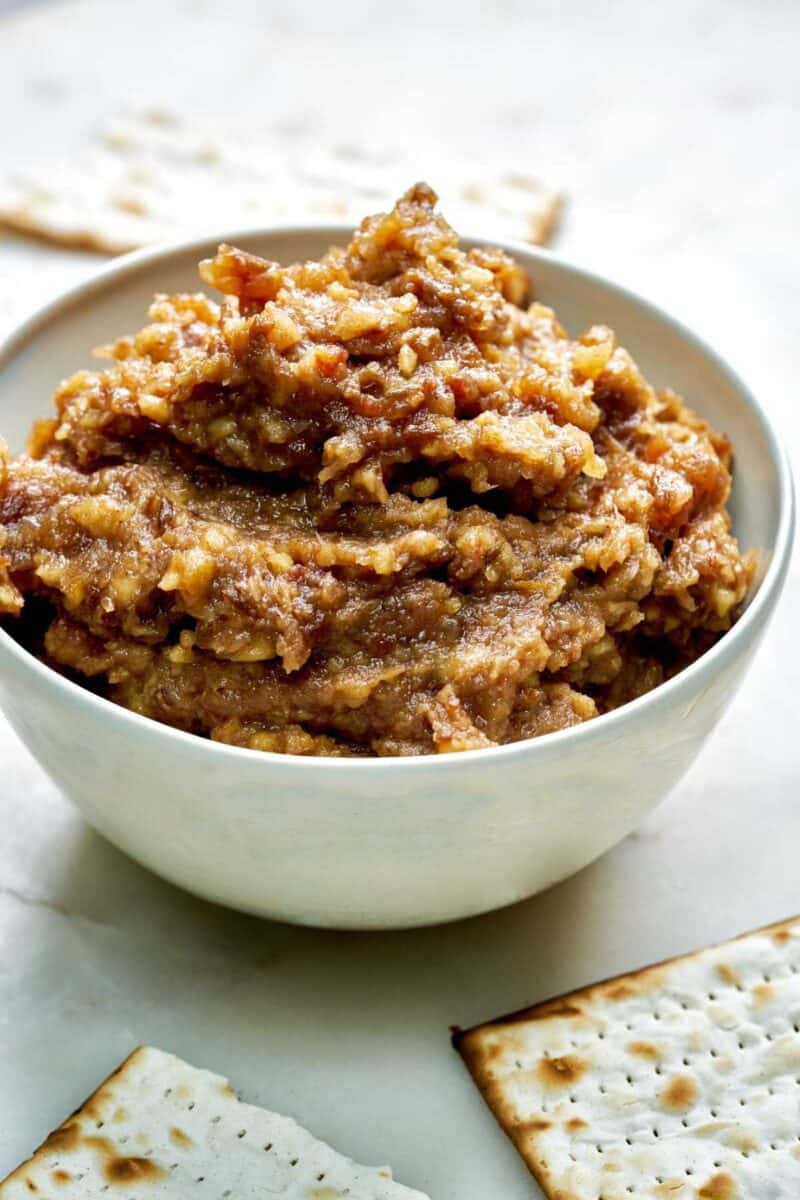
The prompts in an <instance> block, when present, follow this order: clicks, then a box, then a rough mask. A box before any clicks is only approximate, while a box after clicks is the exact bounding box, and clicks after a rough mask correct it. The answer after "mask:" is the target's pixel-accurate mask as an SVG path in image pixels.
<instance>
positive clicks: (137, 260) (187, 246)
mask: <svg viewBox="0 0 800 1200" xmlns="http://www.w3.org/2000/svg"><path fill="white" fill-rule="evenodd" d="M308 234H313V235H316V236H317V237H319V238H326V239H330V241H329V244H330V245H335V244H337V242H338V243H341V241H342V240H345V241H346V240H348V239H349V237H350V236H351V234H352V226H351V225H347V224H343V223H337V222H319V221H313V220H308V221H298V222H293V223H291V224H286V225H284V224H275V225H265V226H264V225H259V226H246V227H244V228H241V229H234V230H225V231H222V232H221V233H215V232H214V231H208V232H207V233H198V234H195V235H194V236H192V237H190V238H181V239H177V240H174V241H169V242H163V243H158V244H157V245H154V246H147V247H144V248H143V249H141V250H134V251H131V252H130V253H128V254H123V255H120V256H118V257H116V258H114V259H112V260H111V261H110V262H108V263H106V264H105V265H103V266H101V267H100V268H99V269H98V270H96V271H93V272H92V273H91V275H89V276H88V277H87V278H86V279H84V280H82V281H80V282H78V283H77V284H73V285H72V286H70V287H69V288H66V289H65V290H64V291H62V292H60V293H59V294H58V295H57V296H55V297H54V298H53V299H52V300H50V301H48V302H47V303H46V304H44V305H42V306H41V307H40V308H38V309H36V310H35V311H34V312H33V313H31V314H30V315H29V316H28V317H26V318H25V319H23V320H22V321H21V322H20V323H19V324H18V325H16V326H15V327H13V328H12V329H11V331H10V332H9V333H8V334H7V335H6V336H5V337H3V338H0V371H3V370H4V369H5V368H6V367H7V366H8V364H9V363H10V362H11V360H12V359H13V358H14V357H15V356H16V355H17V354H18V353H19V352H20V351H21V350H22V349H24V347H25V346H26V345H28V344H29V343H30V342H32V341H33V340H34V339H35V337H36V335H37V334H38V333H39V332H40V331H41V330H42V329H43V328H44V327H45V326H46V325H47V324H49V322H50V321H51V320H52V319H54V318H56V317H59V316H60V315H62V314H63V313H64V312H65V311H67V310H69V309H70V308H71V307H72V306H73V305H75V304H76V303H82V302H86V301H87V300H91V299H92V298H93V297H95V296H96V295H97V294H98V293H102V292H103V291H105V290H106V289H107V288H108V286H109V285H110V284H113V283H114V282H115V281H116V280H118V279H120V278H127V277H129V276H132V275H136V274H137V273H139V272H140V270H142V269H143V268H147V267H148V266H150V265H152V264H154V263H157V262H159V261H161V260H165V259H169V258H171V257H174V256H176V255H180V254H185V253H186V252H188V251H192V250H195V251H196V252H197V253H198V254H199V253H202V252H204V251H205V248H206V247H207V246H209V244H213V243H214V242H223V241H226V242H231V243H234V244H236V243H241V242H245V241H247V240H248V239H254V238H264V237H270V236H274V237H282V238H285V237H292V236H293V235H299V236H302V235H308ZM459 240H460V241H461V242H462V243H466V244H468V245H493V246H498V247H499V248H501V249H503V250H506V251H507V252H508V253H510V254H512V255H514V256H515V257H520V256H522V257H524V258H527V259H529V260H530V259H533V260H537V259H538V260H539V261H542V262H546V263H548V264H550V265H552V266H554V267H555V268H556V269H557V270H559V271H561V272H562V273H563V274H564V275H566V276H567V277H568V278H571V279H572V280H573V281H574V282H578V283H581V284H584V285H587V284H588V285H592V284H595V285H599V286H600V287H602V288H604V289H605V290H606V291H608V292H610V293H611V294H612V295H613V296H614V297H615V298H616V299H618V300H621V301H623V302H627V303H628V304H632V305H634V306H635V307H637V308H639V309H640V310H641V311H642V312H643V313H644V314H645V315H647V316H649V317H652V318H654V319H655V320H658V321H661V322H662V323H664V324H665V325H666V326H668V327H669V328H670V329H671V330H672V332H674V333H675V334H677V335H678V336H679V337H681V338H682V339H683V340H684V341H686V342H688V343H689V344H690V345H691V346H692V347H693V349H694V350H696V351H699V352H700V353H701V354H703V355H704V356H705V357H706V358H707V359H708V360H710V362H711V364H712V365H713V366H714V367H715V368H716V370H717V371H718V372H719V373H720V374H721V375H723V376H724V377H726V378H727V381H728V382H729V383H730V384H731V385H732V387H733V388H734V389H735V390H736V392H737V393H738V395H739V397H740V398H741V400H742V401H743V402H744V404H745V405H746V406H747V407H748V408H749V409H750V411H751V413H752V414H753V415H754V416H755V418H756V420H757V422H758V424H759V426H760V429H761V432H762V434H763V436H764V439H765V442H766V445H767V448H768V451H769V454H770V458H771V461H772V466H773V468H774V470H775V476H776V482H777V498H778V517H777V527H776V530H775V540H774V546H773V547H772V550H771V551H770V556H769V562H768V565H767V568H766V571H765V572H764V575H763V578H762V579H761V581H760V583H759V585H758V588H757V591H756V593H755V595H754V596H753V597H752V599H751V601H750V603H749V604H748V606H747V608H746V609H745V611H744V612H743V613H742V615H741V617H740V618H739V620H738V621H737V622H736V624H735V625H734V626H733V627H732V628H731V629H730V630H728V631H727V633H725V634H723V636H722V637H721V638H720V639H719V641H718V642H716V643H715V644H714V645H713V646H712V647H711V649H710V650H707V651H706V652H705V653H704V654H702V655H701V656H700V657H699V658H698V659H696V660H695V661H694V662H693V663H692V664H691V665H690V666H688V667H686V668H685V669H684V670H683V671H681V672H680V674H678V675H675V676H673V678H672V679H669V680H667V681H666V682H665V683H662V684H659V685H658V687H655V688H653V689H652V691H649V692H646V693H645V694H644V695H642V696H639V697H637V698H636V699H635V700H629V701H628V702H627V703H626V704H623V705H621V706H620V707H619V708H617V709H614V710H612V711H611V712H609V713H602V714H600V715H599V716H597V717H594V718H592V720H590V721H584V722H582V723H580V724H578V725H572V726H569V727H568V728H566V729H560V730H555V731H554V732H552V733H548V734H543V735H541V736H540V737H538V738H525V739H523V740H521V741H518V742H509V743H505V744H502V745H499V746H489V747H484V748H482V749H477V750H465V751H461V752H459V753H453V754H439V755H436V754H422V755H411V754H401V755H400V754H399V755H392V756H386V757H378V756H369V757H368V756H365V757H363V758H361V757H355V756H354V757H346V756H343V757H322V756H315V755H300V754H280V753H277V752H275V751H269V750H251V749H249V748H247V747H244V746H231V745H228V744H227V743H225V742H214V741H212V740H211V739H210V738H204V737H201V736H199V735H197V734H194V733H187V732H185V731H184V730H181V729H176V728H175V727H174V726H171V725H167V724H164V723H162V722H160V721H156V720H155V719H154V718H151V717H145V716H142V715H141V714H139V713H136V712H133V711H132V710H130V709H127V708H123V707H122V706H121V705H117V704H114V702H113V701H111V700H107V699H106V698H105V697H102V696H97V695H95V693H93V692H90V691H89V690H88V689H87V688H85V687H83V686H81V685H80V684H78V683H75V682H73V681H72V680H70V679H67V678H65V677H64V676H63V675H60V674H59V673H58V672H57V671H55V670H54V669H53V668H52V667H49V666H47V664H46V663H44V662H42V661H41V660H40V659H38V658H36V656H35V655H33V654H32V653H31V652H30V651H28V650H26V649H25V648H24V647H22V646H21V645H20V644H19V643H18V642H16V641H15V640H14V638H12V637H11V635H10V634H9V633H7V632H6V630H5V629H2V628H0V652H2V653H3V654H7V655H10V657H11V658H12V659H13V660H15V661H16V662H17V664H18V666H19V667H21V668H22V669H23V670H27V671H30V672H32V674H33V675H34V677H36V678H38V679H39V681H40V682H41V684H42V685H43V686H45V687H50V688H53V689H55V691H56V692H58V693H61V695H62V696H63V698H64V701H65V702H66V703H70V702H71V703H77V704H82V705H85V706H86V707H87V708H88V709H89V710H91V711H93V712H95V713H96V714H97V715H98V716H99V717H100V718H101V719H103V718H105V719H108V720H111V721H113V722H118V723H119V727H120V729H121V730H123V731H124V729H125V728H129V729H130V728H134V729H138V731H139V732H140V733H141V734H144V735H147V734H148V733H149V734H151V735H152V736H154V737H158V736H159V735H161V736H162V737H164V738H166V739H167V740H169V741H171V742H177V745H178V747H182V748H183V749H184V750H192V749H193V750H194V751H195V752H196V753H198V754H203V753H205V754H210V755H212V756H219V757H220V760H221V761H224V760H228V761H229V762H230V763H231V764H233V763H236V762H239V763H242V764H245V763H246V764H247V765H248V767H253V766H254V764H255V763H257V762H259V761H260V762H261V763H262V764H263V768H264V769H265V770H266V769H267V768H272V769H274V768H275V767H280V768H282V769H284V770H291V769H292V768H295V767H302V768H304V769H305V770H310V771H320V770H326V771H327V770H334V771H337V770H338V771H343V770H347V769H356V770H358V771H359V772H362V773H363V772H369V771H376V770H379V771H386V770H387V769H388V768H390V767H395V768H396V769H400V770H403V771H416V772H421V771H434V772H437V773H438V772H440V771H447V770H448V769H452V768H453V767H455V766H456V765H457V764H463V765H469V766H471V767H476V768H477V767H480V768H481V769H482V768H484V767H491V766H492V765H494V764H498V765H499V762H500V761H503V760H507V759H508V760H511V759H514V758H515V757H519V756H521V755H526V756H528V755H531V754H536V755H538V756H539V757H540V758H549V757H551V756H552V755H555V754H559V753H561V752H562V751H564V750H567V749H570V748H572V747H573V743H577V746H576V747H575V748H577V747H578V746H580V745H582V744H584V743H587V744H588V743H591V742H592V741H594V740H596V739H597V738H603V737H605V736H606V735H608V734H612V735H613V732H614V730H617V731H619V727H620V725H622V726H624V724H625V722H626V721H628V720H630V719H631V718H633V717H635V716H645V715H646V714H647V713H648V712H649V713H650V714H651V715H653V713H655V712H656V711H657V710H658V709H659V708H660V707H662V706H664V705H666V704H669V703H670V702H672V701H679V700H680V697H681V694H682V693H688V692H689V691H690V690H691V689H692V688H693V686H694V684H695V682H698V683H699V682H700V681H701V679H702V678H703V677H704V676H706V677H708V678H711V677H713V676H716V675H718V674H719V673H720V671H722V670H723V669H724V668H725V667H726V666H727V665H728V664H729V663H730V662H732V661H733V660H734V659H735V658H736V657H737V656H738V652H739V649H740V646H742V645H743V644H746V643H748V642H749V641H750V640H752V638H753V637H754V636H755V635H756V633H757V629H758V626H759V624H762V623H763V624H766V622H767V621H768V620H769V617H770V616H771V614H772V610H773V609H774V607H775V604H776V602H777V600H778V597H779V595H780V592H781V589H782V587H783V584H784V581H785V578H786V574H787V572H788V567H789V561H790V558H791V551H792V545H793V536H794V521H795V502H794V487H793V482H792V473H791V468H790V465H789V459H788V455H787V454H786V451H785V450H784V448H783V446H782V445H781V443H780V441H779V439H778V435H777V432H776V430H775V427H774V426H773V424H772V420H771V418H770V417H769V416H768V414H767V413H766V411H765V410H764V408H763V406H762V405H761V403H760V402H759V400H758V399H757V398H756V396H755V395H754V394H753V392H752V391H751V390H750V388H749V387H748V386H747V384H746V383H745V382H744V380H743V379H742V378H741V376H740V375H739V374H738V373H737V372H736V371H735V370H734V369H733V368H732V367H731V366H730V365H729V364H728V363H727V362H726V361H725V360H724V359H723V358H722V357H721V356H720V355H719V354H718V353H717V352H716V350H714V349H713V348H712V347H711V346H710V345H709V344H708V343H707V342H706V341H705V340H704V339H703V338H701V337H700V336H698V334H696V333H694V332H693V331H692V330H691V329H689V328H688V326H686V325H684V324H683V323H682V322H681V321H679V320H678V319H677V318H675V317H673V316H672V315H671V314H670V313H668V312H666V311H665V310H664V309H662V308H661V307H660V306H659V305H657V304H655V303H653V302H652V301H650V300H647V299H645V298H644V297H643V296H640V295H639V294H638V293H637V292H634V291H633V290H632V289H631V288H628V287H626V286H624V285H622V284H619V283H616V282H614V281H613V280H610V279H608V278H606V277H605V276H603V275H601V274H599V273H598V272H596V271H591V270H588V269H586V268H584V267H581V266H579V265H578V264H577V263H574V262H572V261H571V260H569V259H566V258H563V257H562V256H561V255H559V254H554V253H553V252H551V251H549V250H544V249H542V248H541V247H539V246H533V245H528V244H526V243H522V242H519V241H509V240H506V239H502V240H497V239H492V238H490V237H489V238H487V237H486V236H479V235H475V234H474V233H473V232H469V233H466V234H463V235H461V237H460V239H459ZM258 769H259V768H256V770H258Z"/></svg>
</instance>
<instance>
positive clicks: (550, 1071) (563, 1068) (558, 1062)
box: [536, 1054, 586, 1087]
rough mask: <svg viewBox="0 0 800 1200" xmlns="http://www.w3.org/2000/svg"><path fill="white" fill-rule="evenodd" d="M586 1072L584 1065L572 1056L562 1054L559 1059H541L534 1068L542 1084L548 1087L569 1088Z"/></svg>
mask: <svg viewBox="0 0 800 1200" xmlns="http://www.w3.org/2000/svg"><path fill="white" fill-rule="evenodd" d="M585 1070H586V1063H585V1062H583V1061H582V1060H581V1059H580V1058H576V1057H575V1055H574V1054H563V1055H561V1057H560V1058H543V1059H542V1060H541V1061H540V1062H539V1065H538V1066H537V1068H536V1071H537V1074H538V1075H539V1078H540V1079H541V1080H542V1082H543V1083H545V1084H547V1085H548V1086H549V1087H569V1085H570V1084H571V1083H576V1082H577V1080H579V1079H580V1077H581V1075H583V1073H584V1071H585Z"/></svg>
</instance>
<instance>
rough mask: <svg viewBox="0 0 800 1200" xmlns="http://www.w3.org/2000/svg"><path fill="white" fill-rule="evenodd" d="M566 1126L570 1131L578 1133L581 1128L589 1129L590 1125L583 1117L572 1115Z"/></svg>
mask: <svg viewBox="0 0 800 1200" xmlns="http://www.w3.org/2000/svg"><path fill="white" fill-rule="evenodd" d="M565 1128H566V1129H567V1130H568V1132H569V1133H578V1132H579V1131H580V1130H581V1129H588V1128H589V1126H588V1125H587V1123H586V1122H585V1121H584V1119H583V1117H570V1119H569V1120H568V1121H567V1123H566V1126H565Z"/></svg>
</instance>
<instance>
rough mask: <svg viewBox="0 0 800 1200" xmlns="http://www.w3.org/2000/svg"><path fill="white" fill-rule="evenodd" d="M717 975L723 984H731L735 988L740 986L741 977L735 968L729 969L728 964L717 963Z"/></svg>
mask: <svg viewBox="0 0 800 1200" xmlns="http://www.w3.org/2000/svg"><path fill="white" fill-rule="evenodd" d="M717 974H718V975H719V977H720V979H721V980H722V982H723V983H730V984H732V985H733V986H734V987H737V986H738V984H739V976H738V975H737V974H736V972H735V971H734V969H733V967H729V966H728V964H727V963H724V962H721V963H717Z"/></svg>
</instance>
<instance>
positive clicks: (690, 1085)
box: [659, 1075, 697, 1112]
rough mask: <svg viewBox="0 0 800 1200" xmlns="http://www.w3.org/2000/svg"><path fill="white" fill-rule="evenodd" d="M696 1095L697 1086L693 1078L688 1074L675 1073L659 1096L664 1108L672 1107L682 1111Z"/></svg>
mask: <svg viewBox="0 0 800 1200" xmlns="http://www.w3.org/2000/svg"><path fill="white" fill-rule="evenodd" d="M696 1096H697V1088H696V1087H695V1083H694V1080H693V1079H690V1077H689V1076H688V1075H676V1076H675V1077H674V1079H671V1080H670V1081H669V1083H668V1084H667V1086H666V1087H665V1088H664V1091H663V1092H662V1093H661V1095H660V1096H659V1099H660V1101H661V1103H662V1104H663V1106H664V1108H672V1109H675V1110H676V1111H679V1112H682V1111H683V1109H685V1108H691V1106H692V1105H693V1104H694V1101H695V1097H696Z"/></svg>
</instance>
